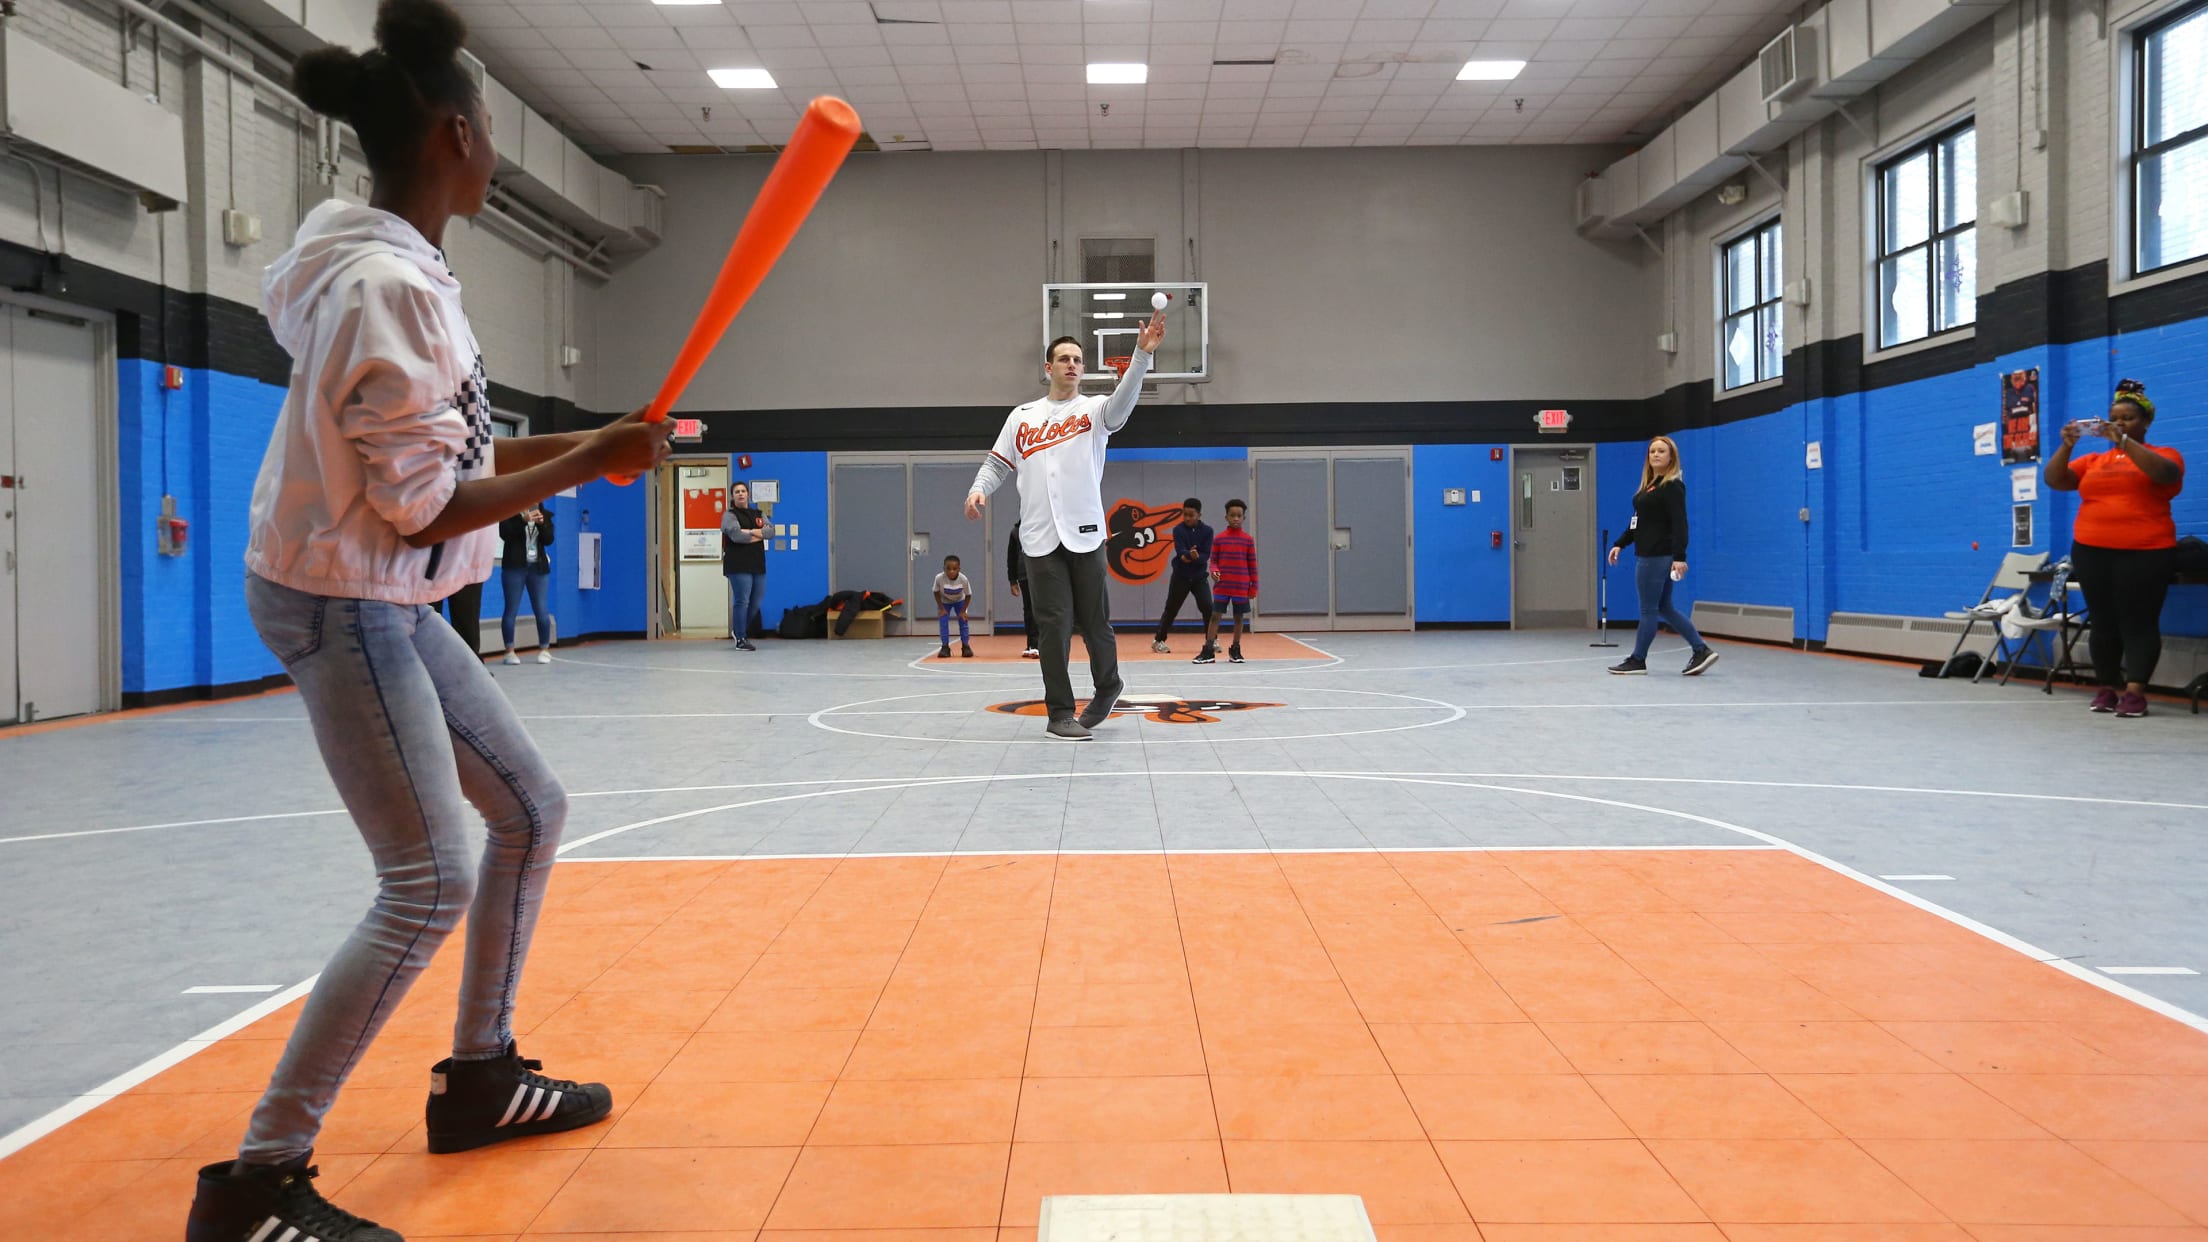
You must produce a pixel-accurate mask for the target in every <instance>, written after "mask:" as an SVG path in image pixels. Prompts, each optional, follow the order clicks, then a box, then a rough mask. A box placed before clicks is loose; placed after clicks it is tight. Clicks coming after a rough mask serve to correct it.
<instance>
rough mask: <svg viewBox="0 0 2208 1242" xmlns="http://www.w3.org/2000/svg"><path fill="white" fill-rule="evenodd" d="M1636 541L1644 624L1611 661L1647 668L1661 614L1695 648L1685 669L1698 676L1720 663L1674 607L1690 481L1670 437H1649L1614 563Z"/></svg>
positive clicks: (1626, 668) (1683, 563) (1616, 668)
mask: <svg viewBox="0 0 2208 1242" xmlns="http://www.w3.org/2000/svg"><path fill="white" fill-rule="evenodd" d="M1629 543H1630V544H1632V545H1633V551H1634V554H1635V556H1636V558H1637V559H1636V561H1635V563H1634V566H1633V585H1634V586H1635V587H1636V588H1638V589H1639V591H1640V596H1641V628H1640V631H1639V632H1638V633H1637V634H1635V635H1634V636H1633V654H1632V655H1629V656H1627V657H1626V658H1625V659H1624V660H1623V661H1622V662H1620V663H1617V664H1613V665H1611V666H1610V671H1611V672H1613V673H1618V674H1621V675H1623V674H1632V673H1645V672H1647V671H1648V645H1649V644H1650V643H1652V642H1654V641H1656V622H1657V620H1658V619H1659V618H1661V619H1662V620H1663V621H1665V622H1667V623H1668V624H1669V625H1670V626H1671V628H1672V629H1674V630H1677V631H1678V632H1679V637H1681V638H1684V639H1686V640H1687V645H1688V646H1690V647H1692V648H1693V649H1694V652H1693V654H1692V655H1690V656H1688V657H1687V667H1686V669H1685V670H1684V671H1685V673H1686V675H1687V676H1689V677H1695V676H1699V675H1700V674H1702V673H1704V672H1706V671H1708V669H1709V667H1710V666H1711V665H1712V664H1715V663H1717V652H1715V651H1712V650H1711V649H1710V645H1709V644H1708V643H1706V642H1703V641H1702V636H1701V635H1700V634H1697V633H1695V632H1694V623H1693V622H1692V621H1689V620H1687V618H1686V617H1685V616H1684V615H1683V614H1681V613H1680V611H1679V610H1678V609H1677V608H1674V607H1672V606H1671V585H1672V584H1673V583H1675V582H1677V581H1679V580H1680V579H1681V578H1684V577H1686V576H1687V485H1686V482H1685V481H1684V480H1683V479H1681V478H1680V475H1679V446H1678V445H1676V444H1673V443H1672V442H1671V437H1670V436H1658V437H1656V438H1655V439H1653V440H1650V441H1649V442H1648V459H1647V461H1645V462H1644V463H1643V464H1642V466H1641V487H1640V490H1639V491H1637V492H1634V493H1633V521H1632V522H1631V523H1630V524H1629V525H1627V526H1626V528H1625V533H1624V534H1622V535H1620V536H1618V541H1617V542H1616V543H1614V544H1612V545H1610V563H1611V564H1613V565H1615V564H1617V563H1618V552H1619V550H1620V549H1622V548H1624V547H1625V545H1626V544H1629Z"/></svg>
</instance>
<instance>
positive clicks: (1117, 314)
mask: <svg viewBox="0 0 2208 1242" xmlns="http://www.w3.org/2000/svg"><path fill="white" fill-rule="evenodd" d="M1126 317H1127V313H1126V312H1125V311H1090V312H1089V318H1091V319H1125V318H1126Z"/></svg>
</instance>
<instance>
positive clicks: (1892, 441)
mask: <svg viewBox="0 0 2208 1242" xmlns="http://www.w3.org/2000/svg"><path fill="white" fill-rule="evenodd" d="M2202 357H2208V318H2204V319H2194V320H2189V321H2186V322H2183V323H2178V324H2174V325H2170V326H2167V327H2162V328H2156V329H2151V330H2147V331H2141V332H2133V333H2127V334H2124V335H2122V336H2120V337H2117V338H2113V339H2101V340H2095V341H2088V342H2080V343H2077V344H2072V345H2057V346H2045V347H2041V348H2037V349H2031V350H2025V351H2020V352H2018V353H2015V354H2012V355H2009V356H2006V357H2003V358H2000V359H1998V360H1997V361H1995V362H1992V363H1989V364H1986V365H1983V366H1979V367H1974V368H1972V369H1970V370H1968V371H1964V372H1959V373H1956V374H1951V375H1944V376H1938V377H1934V378H1931V379H1926V380H1921V381H1917V382H1913V383H1909V384H1902V385H1897V386H1894V387H1890V388H1883V389H1878V390H1875V391H1870V392H1864V393H1855V394H1850V395H1848V396H1845V397H1833V398H1821V399H1818V400H1814V401H1810V402H1806V403H1802V404H1799V405H1794V406H1789V407H1787V408H1785V409H1783V410H1780V411H1778V412H1777V413H1774V414H1770V415H1767V416H1764V417H1761V418H1754V419H1747V420H1743V421H1740V422H1735V423H1727V424H1724V425H1722V426H1718V427H1710V428H1701V429H1695V430H1688V431H1682V432H1679V433H1677V434H1676V438H1677V439H1678V441H1679V445H1680V452H1681V457H1682V460H1683V462H1684V464H1685V467H1686V473H1687V481H1688V497H1689V501H1688V504H1689V510H1688V512H1689V519H1690V521H1691V522H1692V524H1693V532H1694V533H1693V544H1692V551H1691V554H1690V557H1689V559H1690V562H1691V564H1692V566H1693V572H1692V573H1690V574H1689V576H1688V579H1687V581H1686V582H1685V583H1684V584H1682V586H1681V588H1680V591H1679V602H1680V603H1681V604H1682V605H1685V604H1688V603H1691V601H1692V600H1693V599H1694V598H1696V597H1700V598H1706V599H1714V600H1725V601H1730V602H1736V603H1749V604H1777V605H1785V606H1791V607H1792V608H1793V609H1794V610H1795V617H1796V629H1797V637H1800V638H1804V639H1811V640H1818V639H1822V638H1823V637H1824V635H1825V629H1826V624H1825V623H1826V617H1827V615H1828V614H1829V613H1831V612H1833V611H1850V612H1873V613H1898V614H1904V615H1915V616H1924V615H1937V614H1938V613H1940V612H1942V611H1944V610H1946V609H1948V608H1951V607H1954V606H1956V604H1957V603H1958V602H1959V601H1962V600H1967V599H1969V598H1974V597H1975V596H1976V594H1977V592H1978V591H1979V590H1980V589H1981V588H1982V587H1983V586H1984V584H1985V581H1986V580H1987V578H1989V577H1990V576H1991V575H1992V573H1993V570H1994V567H1995V566H1996V565H1997V564H1998V562H1999V560H2000V558H2001V556H2002V555H2003V554H2004V553H2005V552H2007V551H2009V530H2010V503H2011V502H2010V494H2009V486H2010V484H2009V468H2007V467H2005V466H2003V465H2002V464H2001V461H2000V459H1999V457H1997V456H1994V457H1979V456H1976V455H1974V454H1973V453H1972V451H1971V428H1972V427H1973V426H1975V425H1977V424H1979V423H1984V422H1991V421H1994V420H1996V419H1997V417H1998V408H1999V405H1998V391H1999V389H1998V384H1999V381H2000V376H2002V375H2003V374H2005V373H2006V372H2008V371H2011V370H2015V369H2018V368H2022V367H2031V366H2037V367H2039V368H2041V381H2040V390H2041V401H2042V414H2041V422H2042V436H2043V441H2044V448H2043V451H2045V450H2051V448H2052V447H2053V445H2054V444H2055V443H2056V442H2057V439H2058V436H2057V432H2058V431H2059V429H2060V427H2061V425H2062V423H2063V422H2065V421H2066V420H2068V419H2071V418H2078V417H2084V416H2088V415H2096V414H2099V413H2101V412H2103V411H2105V410H2106V408H2107V404H2108V396H2109V394H2110V393H2111V392H2112V391H2113V390H2114V387H2115V383H2116V380H2117V379H2118V378H2119V377H2123V376H2129V377H2132V378H2136V379H2139V380H2142V381H2144V382H2145V383H2146V384H2147V386H2148V389H2149V391H2150V392H2151V393H2152V394H2153V395H2154V397H2155V399H2156V402H2157V404H2158V406H2159V407H2160V409H2161V411H2162V413H2161V417H2159V418H2158V419H2157V420H2156V422H2155V425H2154V431H2153V435H2154V439H2155V440H2156V441H2158V442H2161V443H2164V444H2170V445H2174V446H2176V447H2177V448H2179V449H2180V450H2181V451H2184V452H2186V453H2187V455H2188V456H2189V457H2190V458H2191V459H2192V464H2193V465H2194V466H2195V467H2200V466H2202V465H2203V464H2204V463H2208V367H2202V366H2200V365H2199V359H2200V358H2202ZM160 375H161V368H160V367H159V366H158V365H156V364H153V363H149V362H144V361H139V360H129V361H125V362H123V363H122V364H121V366H120V370H119V376H118V378H119V380H120V385H119V392H120V401H119V403H118V431H119V433H120V435H119V440H120V484H121V487H120V495H121V506H122V512H121V521H122V530H121V539H122V547H121V549H120V552H121V565H122V581H121V586H122V627H123V628H122V635H121V640H122V642H121V646H122V655H123V688H124V690H125V692H126V693H129V694H132V695H141V694H148V693H158V692H161V691H169V690H178V689H189V688H193V687H212V686H225V685H236V684H239V683H249V682H252V681H255V680H257V679H259V678H262V677H266V676H268V675H271V674H274V673H277V672H279V671H280V670H279V668H278V666H277V664H276V661H275V659H274V658H273V657H271V656H270V655H269V654H268V652H267V650H266V649H265V648H263V647H262V645H261V642H260V639H259V637H258V636H257V635H256V634H255V633H254V632H253V628H252V625H251V622H250V621H249V619H248V618H247V617H246V614H245V607H244V593H243V574H244V570H243V557H244V552H245V543H246V537H247V533H248V532H247V529H246V522H247V516H248V514H247V510H248V502H249V499H250V496H251V491H252V485H253V479H254V476H255V474H256V473H257V472H258V470H259V467H260V461H261V455H262V453H263V451H264V449H265V448H266V446H267V443H268V436H269V432H270V430H271V428H272V427H273V426H274V424H275V420H276V415H277V412H278V411H279V409H280V408H281V405H282V401H283V390H282V389H280V388H277V387H274V386H272V385H267V384H262V383H259V382H257V381H254V380H250V379H244V378H241V377H237V376H232V375H226V374H222V373H219V372H208V371H196V370H187V371H186V372H185V380H184V387H183V388H182V389H180V390H177V391H170V392H165V391H163V390H162V389H161V387H160ZM1722 412H1723V411H1722V403H1721V404H1720V413H1721V414H1722ZM1811 440H1816V441H1819V442H1820V443H1821V445H1822V450H1823V468H1822V469H1819V470H1810V469H1808V468H1807V466H1806V464H1805V462H1804V449H1805V446H1806V445H1807V443H1808V442H1809V441H1811ZM1490 447H1492V446H1488V445H1476V444H1474V445H1454V444H1442V445H1419V446H1416V447H1414V448H1413V450H1412V488H1413V502H1412V509H1413V522H1414V529H1415V540H1416V547H1415V550H1414V555H1415V557H1416V562H1417V569H1418V574H1417V595H1416V606H1417V613H1418V619H1419V620H1420V621H1423V622H1489V623H1507V622H1508V620H1509V618H1510V570H1509V553H1508V551H1507V545H1508V542H1509V539H1508V530H1509V519H1510V505H1509V497H1508V488H1509V473H1508V464H1507V460H1506V461H1502V462H1497V461H1490V460H1489V449H1490ZM1642 452H1643V446H1642V445H1641V444H1640V443H1638V442H1632V443H1608V444H1602V445H1598V446H1597V448H1596V454H1595V485H1596V492H1597V505H1598V514H1597V525H1598V527H1602V526H1607V527H1608V528H1610V530H1611V531H1612V532H1613V534H1614V533H1615V532H1616V531H1618V530H1620V529H1622V528H1623V525H1624V523H1625V521H1626V520H1627V518H1628V517H1629V516H1630V515H1631V512H1632V493H1633V489H1634V487H1635V486H1636V484H1637V482H1638V479H1639V473H1640V462H1641V455H1642ZM1112 456H1113V458H1114V459H1116V460H1128V461H1134V460H1141V461H1176V460H1197V461H1217V460H1234V459H1239V458H1243V457H1246V456H1247V450H1245V449H1241V448H1232V447H1227V448H1220V447H1199V448H1146V449H1114V450H1112ZM730 469H731V471H732V472H733V477H739V478H746V477H748V478H752V479H776V480H778V481H779V482H780V483H781V497H782V498H781V500H780V502H779V503H778V504H777V506H776V509H775V514H774V516H775V520H776V522H778V523H780V524H783V525H785V526H789V525H795V526H796V527H797V528H798V531H799V535H798V538H797V541H796V542H797V547H796V548H795V549H790V550H781V551H776V552H773V553H771V554H770V557H769V561H768V573H767V591H766V598H765V601H764V603H763V606H762V610H763V612H764V613H765V616H766V620H767V623H768V624H769V625H770V626H771V625H773V624H774V623H775V622H776V621H777V620H778V619H779V618H780V616H781V613H782V610H783V609H785V608H788V607H791V606H793V605H797V604H806V603H812V602H814V601H817V600H819V599H820V598H821V597H822V596H823V595H825V594H827V590H828V456H827V454H826V453H821V452H801V453H757V454H753V462H752V465H751V467H750V468H749V469H741V468H738V467H737V466H736V464H735V462H734V460H733V459H731V461H730ZM1445 487H1463V488H1467V489H1476V490H1478V491H1480V492H1481V493H1482V502H1481V503H1480V504H1478V505H1466V506H1464V507H1462V508H1455V507H1445V506H1443V505H1442V503H1441V493H1442V489H1443V488H1445ZM164 491H166V493H167V494H170V495H173V496H175V497H176V499H177V506H178V512H179V513H180V514H181V515H182V516H183V517H184V518H185V519H186V520H187V521H189V522H190V523H191V539H190V544H189V548H188V552H187V555H185V556H182V557H163V556H159V555H157V554H156V552H155V532H154V517H155V515H156V514H157V513H158V512H159V511H160V499H161V496H162V495H163V493H164ZM2039 492H2040V494H2039V497H2038V499H2037V500H2035V501H2034V502H2032V503H2033V510H2034V520H2035V525H2036V530H2035V539H2034V542H2033V548H2034V549H2035V550H2052V551H2054V552H2055V553H2057V554H2058V555H2059V554H2062V553H2064V552H2066V551H2067V550H2068V548H2069V543H2070V522H2071V518H2072V515H2073V514H2074V513H2075V511H2076V502H2075V498H2074V497H2071V496H2068V495H2063V494H2059V493H2054V492H2052V491H2050V490H2049V489H2047V488H2045V487H2041V488H2040V489H2039ZM644 496H645V492H644V489H643V488H640V487H629V488H617V487H614V486H613V485H612V484H609V483H604V482H599V483H593V484H590V485H588V486H586V487H583V488H581V489H579V492H578V494H577V495H576V496H573V497H559V498H555V499H553V500H552V501H551V502H550V508H551V510H552V513H553V516H554V518H555V520H556V521H557V522H558V523H559V532H560V545H559V547H558V550H557V552H556V556H557V557H558V561H557V572H556V573H555V575H554V588H553V608H554V611H555V613H556V615H557V616H558V618H559V624H560V629H561V631H562V632H563V633H565V634H567V635H570V636H575V635H581V634H589V633H639V632H642V631H643V630H645V629H646V628H647V624H648V622H647V617H646V615H645V614H646V605H645V600H646V596H647V590H646V582H647V575H648V572H649V570H648V567H647V565H646V564H645V546H646V522H647V520H648V515H647V513H646V511H645V503H644ZM1804 508H1807V509H1808V510H1809V512H1810V521H1809V522H1807V523H1804V522H1802V521H1801V520H1800V518H1799V512H1800V510H1802V509H1804ZM2174 509H2175V513H2176V516H2177V523H2178V528H2179V530H2180V531H2181V532H2185V531H2190V532H2194V533H2200V532H2204V531H2208V483H2197V482H2196V483H2195V484H2194V485H2193V486H2191V487H2188V488H2187V489H2186V491H2185V492H2184V493H2183V494H2182V495H2180V496H2179V498H2178V500H2177V501H2176V503H2175V505H2174ZM1498 529H1500V530H1503V531H1505V540H1504V542H1505V545H1506V547H1505V549H1504V550H1497V549H1495V548H1493V547H1491V546H1490V537H1489V532H1490V531H1493V530H1498ZM584 530H590V531H596V532H598V533H599V534H601V535H602V536H603V537H604V541H605V543H604V546H605V577H604V585H603V586H602V587H601V588H600V589H598V590H595V591H583V590H580V589H578V588H577V586H576V580H575V562H574V551H575V546H576V542H577V541H576V539H575V536H576V535H577V534H579V533H580V532H582V531H584ZM1611 587H1612V590H1611V595H1610V615H1611V617H1612V619H1613V620H1632V619H1633V618H1634V617H1636V616H1637V614H1638V609H1637V607H1636V603H1635V601H1634V599H1633V593H1632V588H1631V580H1630V578H1621V577H1620V576H1619V575H1616V574H1615V573H1614V574H1613V580H1612V582H1611ZM502 595H503V592H502V590H501V589H500V585H499V583H498V582H497V580H496V578H495V576H494V578H493V580H492V582H491V583H490V584H489V585H488V586H487V587H486V589H485V592H484V614H485V616H487V617H491V618H496V617H497V616H498V615H499V609H500V604H501V602H502ZM2163 627H2164V629H2165V631H2166V632H2168V633H2172V634H2190V635H2199V634H2208V591H2202V590H2199V589H2196V588H2181V589H2179V590H2176V591H2173V592H2172V594H2171V599H2170V604H2169V608H2168V610H2167V611H2166V612H2165V614H2164V618H2163Z"/></svg>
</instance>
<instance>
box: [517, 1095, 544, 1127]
mask: <svg viewBox="0 0 2208 1242" xmlns="http://www.w3.org/2000/svg"><path fill="white" fill-rule="evenodd" d="M542 1103H544V1088H542V1087H537V1088H535V1089H534V1091H533V1093H532V1094H531V1095H530V1097H529V1107H527V1108H524V1109H522V1110H521V1119H522V1120H523V1121H527V1120H529V1119H530V1118H531V1117H534V1116H535V1115H536V1112H537V1105H539V1104H542Z"/></svg>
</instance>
